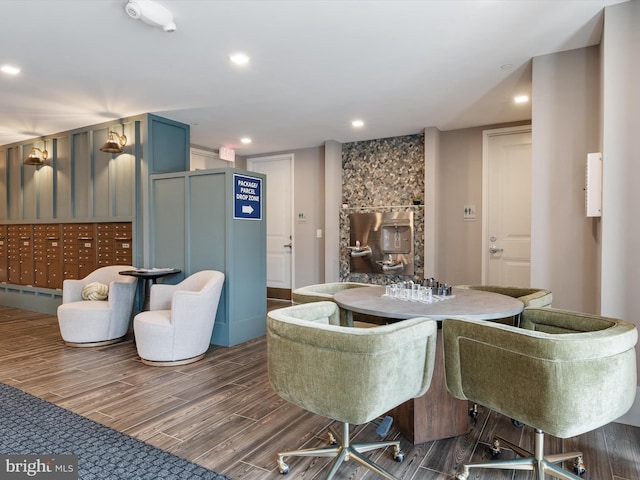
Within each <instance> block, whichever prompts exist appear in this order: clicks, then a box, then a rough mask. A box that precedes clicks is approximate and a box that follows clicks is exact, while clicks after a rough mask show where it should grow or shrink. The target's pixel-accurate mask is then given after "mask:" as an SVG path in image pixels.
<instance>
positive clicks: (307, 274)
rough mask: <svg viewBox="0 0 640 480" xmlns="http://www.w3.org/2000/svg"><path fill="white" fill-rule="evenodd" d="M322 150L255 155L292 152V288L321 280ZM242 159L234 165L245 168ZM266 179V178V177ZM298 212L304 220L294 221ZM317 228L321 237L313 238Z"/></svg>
mask: <svg viewBox="0 0 640 480" xmlns="http://www.w3.org/2000/svg"><path fill="white" fill-rule="evenodd" d="M324 150H325V149H324V147H323V146H320V147H314V148H304V149H299V150H287V151H283V152H270V153H265V154H261V155H259V156H260V157H263V156H266V155H268V156H272V155H280V154H293V181H294V186H293V188H294V192H293V206H292V213H293V216H294V219H295V223H294V232H293V242H294V248H293V254H294V279H293V281H294V285H293V286H292V288H298V287H303V286H306V285H314V284H317V283H322V282H324V269H325V268H324V262H325V258H324V244H325V218H324V216H325V202H324V154H325V153H324ZM248 158H251V157H248ZM246 161H247V159H246V158H241V159H238V158H237V157H236V165H237V166H238V168H246V163H247V162H246ZM240 165H241V166H240ZM268 181H269V179H267V182H268ZM267 201H269V199H267ZM299 213H304V214H305V217H306V221H304V222H300V221H298V214H299ZM336 222H337V220H336ZM318 229H320V230H322V238H317V235H316V232H317V230H318Z"/></svg>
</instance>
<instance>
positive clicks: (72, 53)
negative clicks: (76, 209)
mask: <svg viewBox="0 0 640 480" xmlns="http://www.w3.org/2000/svg"><path fill="white" fill-rule="evenodd" d="M157 2H158V3H160V4H161V5H163V6H165V7H167V8H168V9H170V10H171V11H172V12H173V15H174V20H175V23H176V25H177V31H176V32H174V33H166V32H164V31H163V30H162V29H161V28H157V27H152V26H149V25H146V24H145V23H143V22H141V21H139V20H134V19H132V18H130V17H129V16H128V15H127V14H126V13H125V10H124V6H125V4H126V3H127V0H0V19H2V26H1V27H0V65H1V64H6V63H8V64H14V65H17V66H20V67H21V68H22V73H21V74H19V75H17V76H15V77H10V76H7V75H4V74H0V145H6V144H10V143H14V142H19V141H23V140H26V139H30V138H34V137H40V136H45V135H48V134H52V133H57V132H62V131H65V130H71V129H74V128H80V127H83V126H87V125H93V124H97V123H103V122H106V121H110V120H113V119H118V118H123V117H128V116H132V115H137V114H140V113H146V112H152V113H157V114H159V115H161V116H164V117H167V118H171V119H174V120H178V121H181V122H184V123H188V124H191V125H192V126H191V142H192V144H195V145H200V146H205V147H211V148H218V147H219V146H221V145H224V146H227V147H231V148H235V149H236V152H237V154H239V155H248V154H255V153H266V152H274V151H278V150H283V149H293V148H304V147H312V146H317V145H321V144H322V143H323V142H324V141H326V140H337V141H339V142H351V141H358V140H366V139H372V138H384V137H390V136H397V135H404V134H413V133H418V132H420V131H422V129H423V128H424V127H430V126H435V127H437V128H439V129H441V130H451V129H457V128H464V127H470V126H478V125H489V124H494V123H500V122H508V121H516V120H524V119H529V118H530V115H531V106H530V104H526V105H515V104H514V103H513V102H512V98H513V96H514V95H515V94H520V93H527V94H528V93H530V86H531V58H532V57H534V56H538V55H544V54H548V53H553V52H558V51H563V50H569V49H574V48H579V47H584V46H588V45H594V44H598V43H599V41H600V34H601V23H602V14H603V8H604V6H606V5H610V4H613V3H620V0H493V1H490V0H460V1H456V0H449V1H438V0H414V1H402V0H397V1H393V0H378V1H368V0H351V1H347V0H343V1H339V0H322V1H314V0H288V1H283V0H157ZM236 51H243V52H245V53H247V54H248V55H250V57H251V62H250V64H249V65H248V66H246V67H244V68H239V67H237V66H234V65H232V64H231V63H230V62H229V60H228V55H229V54H231V53H234V52H236ZM504 64H511V65H513V67H512V68H511V69H501V66H502V65H504ZM534 101H535V99H534ZM355 118H360V119H362V120H364V121H365V126H364V127H363V128H361V129H354V128H353V127H351V121H352V120H353V119H355ZM243 136H249V137H251V138H252V139H253V143H252V144H250V145H249V146H245V145H242V144H241V143H240V141H239V140H240V138H241V137H243Z"/></svg>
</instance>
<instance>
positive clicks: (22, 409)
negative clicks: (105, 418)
mask: <svg viewBox="0 0 640 480" xmlns="http://www.w3.org/2000/svg"><path fill="white" fill-rule="evenodd" d="M0 454H7V455H41V454H50V455H77V456H78V477H79V478H80V479H82V480H98V479H127V480H128V479H132V480H133V479H140V480H157V479H163V480H164V479H167V480H169V479H170V480H174V479H175V480H178V479H180V480H185V479H189V480H200V479H202V480H228V477H226V476H224V475H221V474H219V473H216V472H213V471H211V470H207V469H206V468H204V467H201V466H199V465H196V464H195V463H193V462H189V461H187V460H185V459H183V458H180V457H177V456H175V455H173V454H171V453H168V452H165V451H162V450H160V449H158V448H156V447H153V446H151V445H149V444H147V443H144V442H142V441H140V440H137V439H135V438H133V437H130V436H128V435H125V434H123V433H120V432H117V431H115V430H113V429H111V428H109V427H106V426H104V425H101V424H99V423H96V422H94V421H92V420H89V419H87V418H84V417H82V416H80V415H78V414H76V413H73V412H70V411H69V410H65V409H63V408H60V407H58V406H56V405H54V404H52V403H49V402H46V401H44V400H42V399H40V398H37V397H34V396H33V395H30V394H28V393H25V392H23V391H21V390H18V389H16V388H13V387H11V386H9V385H5V384H3V383H0Z"/></svg>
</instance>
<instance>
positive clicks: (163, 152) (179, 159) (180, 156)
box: [148, 115, 189, 173]
mask: <svg viewBox="0 0 640 480" xmlns="http://www.w3.org/2000/svg"><path fill="white" fill-rule="evenodd" d="M148 118H149V138H150V139H151V145H149V146H148V149H149V150H148V152H149V154H150V155H149V158H152V159H153V160H152V161H151V162H150V165H149V173H170V172H183V171H186V170H188V166H189V125H185V124H183V123H178V122H174V121H172V120H168V119H166V118H162V117H157V116H155V115H149V116H148Z"/></svg>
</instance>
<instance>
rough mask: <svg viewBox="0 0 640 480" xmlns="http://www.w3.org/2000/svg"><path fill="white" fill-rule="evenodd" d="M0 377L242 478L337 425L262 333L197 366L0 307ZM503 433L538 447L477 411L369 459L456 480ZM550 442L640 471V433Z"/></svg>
mask: <svg viewBox="0 0 640 480" xmlns="http://www.w3.org/2000/svg"><path fill="white" fill-rule="evenodd" d="M275 305H276V306H284V305H285V304H284V303H280V304H278V303H276V304H275ZM0 381H2V382H4V383H7V384H9V385H13V386H15V387H17V388H20V389H22V390H24V391H26V392H29V393H31V394H33V395H36V396H38V397H41V398H43V399H46V400H48V401H50V402H53V403H55V404H57V405H59V406H61V407H64V408H67V409H69V410H72V411H74V412H76V413H79V414H80V415H83V416H85V417H88V418H91V419H93V420H95V421H97V422H100V423H102V424H104V425H107V426H110V427H112V428H114V429H116V430H119V431H121V432H124V433H127V434H129V435H131V436H133V437H136V438H139V439H141V440H144V441H146V442H148V443H150V444H152V445H155V446H157V447H159V448H162V449H164V450H167V451H170V452H173V453H175V454H177V455H180V456H182V457H184V458H186V459H189V460H192V461H194V462H196V463H198V464H200V465H203V466H205V467H207V468H210V469H212V470H215V471H217V472H220V473H224V474H226V475H228V476H230V477H232V478H235V479H249V480H254V479H255V480H276V479H281V478H283V477H282V476H281V475H280V474H279V473H278V470H277V466H276V461H275V460H276V453H277V452H278V451H279V450H287V449H293V448H298V447H301V446H303V445H304V446H319V445H323V444H324V443H325V442H326V428H327V426H328V425H329V424H330V423H331V422H330V421H329V420H328V419H325V418H323V417H319V416H317V415H313V414H311V413H308V412H306V411H304V410H302V409H300V408H298V407H296V406H293V405H291V404H289V403H287V402H285V401H284V400H282V399H280V398H279V397H278V396H277V395H275V394H274V393H273V392H272V390H271V388H270V386H269V383H268V379H267V369H266V342H265V339H264V338H259V339H256V340H253V341H250V342H247V343H245V344H242V345H239V346H236V347H231V348H224V347H212V348H211V349H210V351H209V352H208V353H207V355H206V356H205V358H204V359H203V360H202V361H200V362H197V363H194V364H191V365H185V366H180V367H149V366H146V365H143V364H142V363H141V362H140V360H139V358H138V356H137V354H136V349H135V346H134V344H133V342H132V341H131V339H129V340H126V341H124V342H122V343H119V344H116V345H111V346H107V347H100V348H71V347H67V346H65V345H64V343H63V342H62V339H61V338H60V334H59V330H58V325H57V320H56V318H55V317H54V316H50V315H43V314H39V313H33V312H27V311H23V310H18V309H14V308H9V307H1V306H0ZM576 415H577V416H579V415H580V412H576ZM353 433H355V434H356V435H357V440H358V441H375V440H377V439H378V437H377V435H376V433H375V425H373V424H369V425H362V426H358V427H354V430H353ZM496 433H498V434H501V435H503V436H505V437H507V438H509V439H511V440H515V441H519V442H520V444H521V445H522V447H524V448H532V446H531V439H532V437H531V429H530V428H529V427H524V428H516V427H514V426H513V425H512V424H511V421H510V420H509V419H507V418H505V417H503V416H501V415H498V414H496V413H494V412H488V411H486V409H483V408H480V412H479V416H478V421H477V424H476V426H475V427H474V428H473V429H472V430H471V431H470V432H469V434H467V435H464V436H460V437H456V438H450V439H445V440H439V441H435V442H429V443H425V444H422V445H411V444H410V443H409V442H408V441H406V440H403V441H402V448H403V450H404V452H405V461H404V462H403V463H397V462H394V461H393V460H392V458H391V455H390V452H388V451H385V452H382V451H376V452H371V456H372V458H374V459H375V460H376V461H378V462H379V463H380V464H381V465H382V466H384V467H385V468H387V469H388V470H390V471H391V472H392V473H393V474H395V475H396V476H397V477H399V478H402V479H425V480H444V479H451V478H453V474H454V473H455V471H456V469H457V468H458V467H459V466H460V465H461V464H462V463H464V462H467V461H469V459H470V458H471V459H473V460H474V461H478V460H480V459H482V458H485V457H487V456H490V454H489V452H488V448H487V445H488V444H489V442H490V441H491V439H492V437H493V435H494V434H496ZM395 436H400V437H401V435H400V434H399V433H398V431H397V430H395V429H394V428H392V430H391V431H390V433H389V437H395ZM401 439H402V437H401ZM546 445H547V447H548V450H549V451H556V452H557V451H560V450H562V449H564V450H565V451H569V450H583V451H584V455H585V463H586V467H587V473H586V474H585V475H584V479H585V480H637V479H638V478H640V428H635V427H629V426H625V425H621V424H617V423H612V424H609V425H607V426H605V427H603V428H600V429H598V430H595V431H593V432H590V433H587V434H585V435H581V436H579V437H575V438H571V439H567V440H564V441H562V440H559V439H552V438H549V437H547V440H546ZM513 455H514V454H513V452H509V451H505V452H503V453H502V456H503V457H509V456H513ZM329 461H330V460H329V459H326V458H301V457H298V458H290V459H289V465H290V468H291V472H290V473H289V475H288V477H289V478H305V479H313V478H323V477H324V475H325V474H326V471H327V469H326V466H327V464H328V463H329ZM365 476H366V477H367V478H369V479H371V478H376V476H375V475H374V474H372V473H369V471H367V470H365V469H364V468H362V467H359V466H358V465H357V464H354V463H353V462H347V463H346V464H344V465H343V466H342V467H341V468H340V470H339V472H338V475H337V479H338V480H344V479H350V480H351V479H361V478H363V477H365ZM285 478H286V477H285ZM471 478H473V479H487V480H489V479H490V480H494V479H500V480H502V479H512V480H523V479H530V478H532V475H531V474H530V473H529V472H513V471H506V472H505V471H497V470H489V471H486V472H483V473H476V472H473V474H472V476H471Z"/></svg>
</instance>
